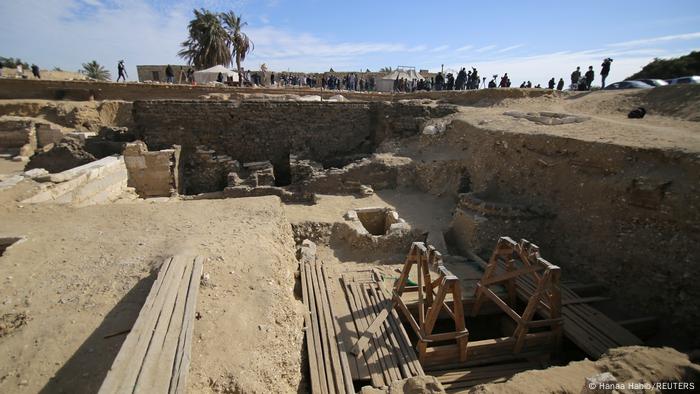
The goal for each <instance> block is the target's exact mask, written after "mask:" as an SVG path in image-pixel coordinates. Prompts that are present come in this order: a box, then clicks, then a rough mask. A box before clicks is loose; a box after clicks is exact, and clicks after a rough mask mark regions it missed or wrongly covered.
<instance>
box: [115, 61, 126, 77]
mask: <svg viewBox="0 0 700 394" xmlns="http://www.w3.org/2000/svg"><path fill="white" fill-rule="evenodd" d="M117 74H118V76H117V82H119V80H120V79H121V80H123V81H124V82H126V77H128V75H126V67H124V60H120V61H119V63H117Z"/></svg>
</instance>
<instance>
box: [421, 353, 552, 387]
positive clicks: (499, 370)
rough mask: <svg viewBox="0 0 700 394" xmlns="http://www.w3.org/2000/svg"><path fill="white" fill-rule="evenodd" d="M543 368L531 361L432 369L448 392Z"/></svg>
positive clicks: (503, 379) (432, 372)
mask: <svg viewBox="0 0 700 394" xmlns="http://www.w3.org/2000/svg"><path fill="white" fill-rule="evenodd" d="M538 368H541V365H540V364H538V363H533V362H529V361H520V362H510V363H501V364H493V365H485V366H476V367H469V368H461V369H444V370H435V371H431V372H430V375H432V376H435V377H436V378H437V379H438V380H439V381H440V383H441V384H442V387H444V388H445V391H447V392H461V391H464V392H467V390H468V389H469V388H470V387H473V386H476V385H479V384H483V383H489V382H503V381H506V380H508V379H510V378H511V377H512V376H513V375H515V374H516V373H518V372H522V371H527V370H530V369H538Z"/></svg>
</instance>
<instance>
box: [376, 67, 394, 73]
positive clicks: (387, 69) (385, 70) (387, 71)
mask: <svg viewBox="0 0 700 394" xmlns="http://www.w3.org/2000/svg"><path fill="white" fill-rule="evenodd" d="M392 71H394V69H392V68H391V67H382V68H380V69H379V72H380V73H390V72H392Z"/></svg>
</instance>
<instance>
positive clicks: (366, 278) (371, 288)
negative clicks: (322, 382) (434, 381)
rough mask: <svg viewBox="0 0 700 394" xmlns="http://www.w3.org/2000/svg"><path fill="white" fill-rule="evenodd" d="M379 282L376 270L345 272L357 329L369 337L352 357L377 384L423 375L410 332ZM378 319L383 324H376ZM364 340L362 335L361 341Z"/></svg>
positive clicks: (344, 275)
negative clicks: (363, 366) (407, 331)
mask: <svg viewBox="0 0 700 394" xmlns="http://www.w3.org/2000/svg"><path fill="white" fill-rule="evenodd" d="M380 281H381V278H380V277H379V276H378V274H377V273H376V272H374V271H359V272H351V273H345V274H343V275H342V283H343V290H344V291H345V295H346V299H347V302H348V305H349V307H350V311H351V314H352V319H353V323H354V330H355V332H356V333H362V334H363V336H364V337H365V338H366V339H368V343H367V346H366V347H364V348H363V349H362V351H361V352H359V353H358V354H357V355H352V357H355V358H356V360H358V363H361V364H365V365H367V367H368V369H369V373H370V377H371V382H372V385H373V386H375V387H383V386H389V385H390V384H391V382H394V381H397V380H402V379H406V378H410V377H413V376H423V375H424V372H423V368H422V367H421V365H420V363H419V362H418V358H417V356H416V353H415V351H414V349H413V347H412V345H411V342H410V340H409V338H408V334H407V333H406V331H405V329H404V327H403V325H402V323H401V321H400V319H399V316H398V313H397V312H396V310H395V309H394V308H393V304H392V301H391V298H390V297H389V296H387V294H386V293H385V291H384V289H383V288H382V287H381V286H380ZM377 322H381V324H376V323H377ZM373 323H375V324H373ZM361 341H362V339H361V338H360V339H359V340H358V342H361Z"/></svg>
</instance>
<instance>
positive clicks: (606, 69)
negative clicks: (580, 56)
mask: <svg viewBox="0 0 700 394" xmlns="http://www.w3.org/2000/svg"><path fill="white" fill-rule="evenodd" d="M612 61H613V60H612V59H611V58H606V59H605V60H603V64H601V65H600V66H601V69H600V78H602V80H603V82H602V85H603V86H602V87H605V78H607V77H608V74H610V63H612Z"/></svg>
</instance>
